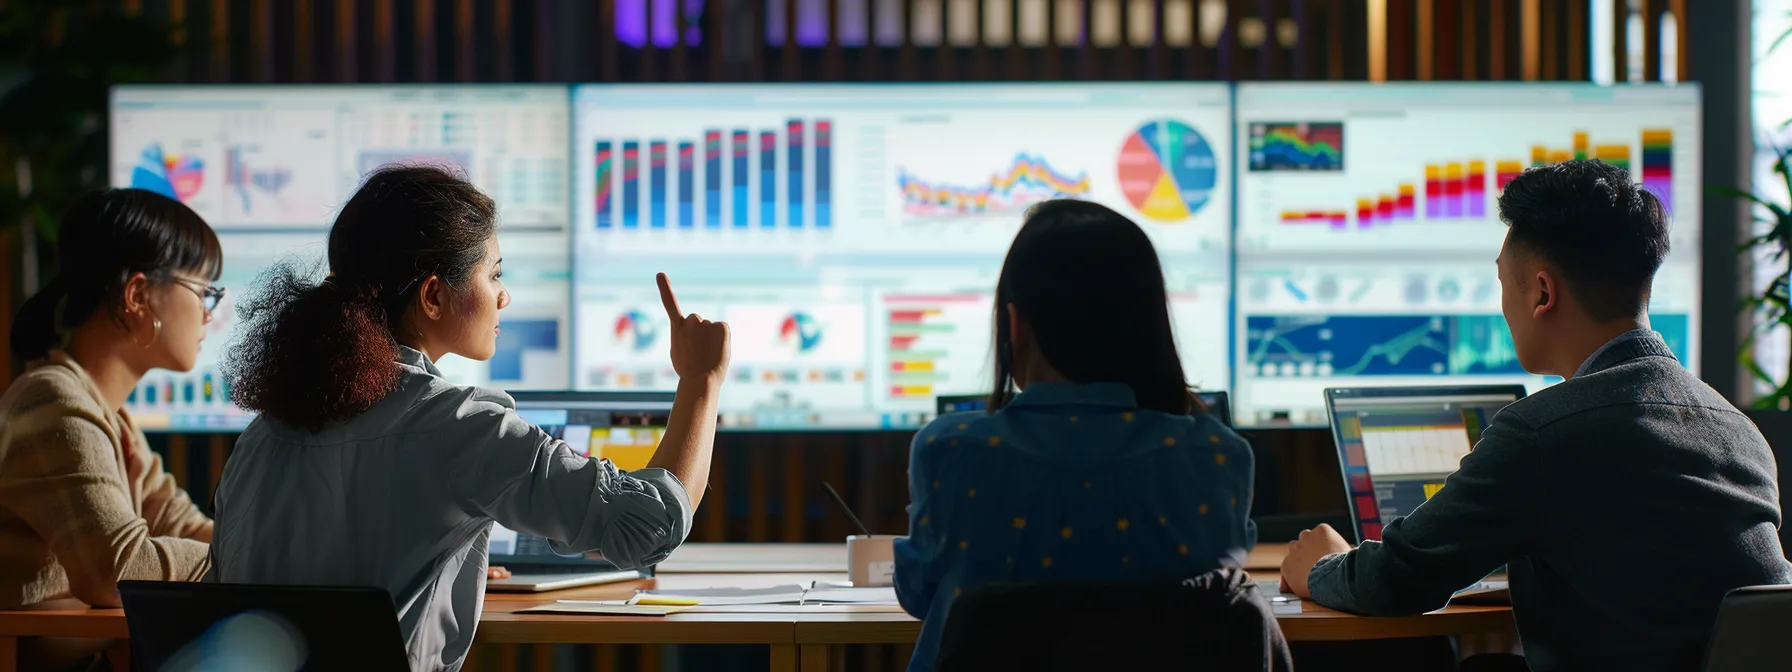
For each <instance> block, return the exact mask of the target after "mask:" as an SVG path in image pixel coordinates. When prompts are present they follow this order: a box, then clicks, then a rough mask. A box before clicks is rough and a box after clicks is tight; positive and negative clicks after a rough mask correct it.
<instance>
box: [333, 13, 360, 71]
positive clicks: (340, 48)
mask: <svg viewBox="0 0 1792 672" xmlns="http://www.w3.org/2000/svg"><path fill="white" fill-rule="evenodd" d="M357 11H359V8H358V5H357V3H356V2H355V0H336V45H335V52H336V81H338V82H353V81H356V80H357V79H359V78H358V77H356V74H357V73H358V72H359V70H360V68H359V67H358V65H359V63H360V61H361V58H360V54H359V53H358V52H357V50H356V46H357V45H356V37H357V36H356V35H355V13H356V12H357Z"/></svg>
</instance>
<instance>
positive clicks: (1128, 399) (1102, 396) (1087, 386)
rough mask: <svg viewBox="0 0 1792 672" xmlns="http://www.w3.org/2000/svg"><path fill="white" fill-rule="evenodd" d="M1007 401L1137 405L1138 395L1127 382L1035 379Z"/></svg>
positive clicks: (1009, 403)
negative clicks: (1078, 381)
mask: <svg viewBox="0 0 1792 672" xmlns="http://www.w3.org/2000/svg"><path fill="white" fill-rule="evenodd" d="M1008 405H1009V406H1011V407H1013V406H1110V407H1113V408H1138V407H1139V399H1138V397H1137V396H1135V395H1134V394H1133V393H1132V386H1130V385H1127V384H1125V383H1033V384H1031V385H1028V386H1027V389H1025V390H1021V393H1020V394H1017V395H1014V399H1012V400H1010V401H1009V402H1008Z"/></svg>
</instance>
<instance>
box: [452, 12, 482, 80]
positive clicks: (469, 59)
mask: <svg viewBox="0 0 1792 672" xmlns="http://www.w3.org/2000/svg"><path fill="white" fill-rule="evenodd" d="M476 35H477V31H475V30H474V29H473V0H454V79H455V81H461V82H471V81H474V80H477V79H478V77H477V76H475V74H474V65H473V50H474V48H475V47H476V46H477V45H478V39H479V38H478V37H476Z"/></svg>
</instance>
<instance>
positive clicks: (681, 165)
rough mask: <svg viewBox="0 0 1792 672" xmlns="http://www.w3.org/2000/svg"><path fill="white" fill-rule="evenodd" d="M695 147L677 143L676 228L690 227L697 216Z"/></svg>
mask: <svg viewBox="0 0 1792 672" xmlns="http://www.w3.org/2000/svg"><path fill="white" fill-rule="evenodd" d="M695 152H696V148H695V147H693V146H692V145H691V143H690V142H680V143H678V228H681V229H688V228H691V227H692V226H693V225H694V223H695V221H694V220H695V219H696V216H697V213H696V207H697V193H696V191H697V180H696V170H697V166H696V161H697V156H696V154H695Z"/></svg>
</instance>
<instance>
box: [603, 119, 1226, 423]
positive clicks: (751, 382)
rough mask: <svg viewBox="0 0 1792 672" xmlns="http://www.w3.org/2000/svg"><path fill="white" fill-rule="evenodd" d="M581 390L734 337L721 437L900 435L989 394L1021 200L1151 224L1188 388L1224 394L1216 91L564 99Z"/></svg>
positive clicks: (648, 372) (619, 383) (1222, 168)
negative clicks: (768, 431)
mask: <svg viewBox="0 0 1792 672" xmlns="http://www.w3.org/2000/svg"><path fill="white" fill-rule="evenodd" d="M573 98H574V115H575V123H574V129H575V131H574V133H575V141H574V142H575V147H576V149H575V156H576V159H575V165H576V166H578V169H577V171H576V174H575V180H576V182H577V185H578V186H577V188H576V189H575V193H576V197H575V200H574V203H575V207H574V211H575V222H576V224H575V234H574V236H573V237H574V241H575V244H576V246H577V249H578V252H577V257H578V260H579V261H578V263H577V265H576V266H577V268H576V269H575V274H574V275H575V277H574V293H575V295H576V301H577V304H576V309H575V312H576V315H577V317H576V319H577V320H578V323H579V330H578V333H579V334H580V335H581V338H580V347H579V348H578V350H577V352H576V355H575V357H576V364H575V375H576V377H577V379H576V380H575V384H576V385H577V386H578V387H579V388H580V389H590V390H643V389H646V390H651V389H669V388H670V386H671V385H672V384H673V382H672V381H673V373H672V371H671V370H670V368H669V367H668V366H667V364H666V362H665V350H666V346H665V344H664V343H663V341H662V340H661V339H663V336H664V334H665V333H666V330H667V328H668V327H669V324H668V323H667V318H666V316H665V313H664V311H663V310H661V309H660V307H659V304H658V298H657V294H656V293H655V291H656V290H655V288H654V284H653V274H654V273H655V272H658V271H664V272H666V273H667V274H668V275H669V276H670V277H671V278H672V281H673V285H674V288H675V289H676V290H677V292H678V296H679V300H680V301H681V303H682V306H683V308H684V310H686V311H688V312H696V313H699V314H701V315H703V316H705V317H709V318H712V319H723V320H726V321H728V322H729V324H730V326H731V327H732V333H733V335H734V351H733V368H732V370H731V372H730V378H729V381H728V384H727V385H726V386H725V387H724V388H723V392H722V411H723V413H724V422H725V423H726V424H728V425H729V426H733V427H739V428H776V429H789V428H804V427H889V428H898V427H913V426H917V425H918V424H919V423H920V422H921V421H922V420H923V419H925V418H926V417H927V416H928V415H930V414H931V413H932V411H933V407H934V402H933V400H934V397H935V396H936V395H941V394H963V393H974V392H978V391H983V390H987V389H988V387H989V386H990V385H991V384H992V382H991V380H990V376H991V375H993V374H992V373H991V346H992V340H993V331H992V323H991V315H992V314H993V311H994V305H993V300H994V297H993V296H992V291H993V289H994V287H995V284H996V278H997V275H998V274H999V273H1000V270H1001V265H1002V259H1003V257H1004V255H1005V254H1006V253H1007V250H1008V246H1009V243H1010V242H1011V241H1012V240H1013V237H1014V234H1015V232H1016V231H1017V230H1018V229H1019V227H1020V225H1021V223H1022V220H1023V218H1024V215H1025V212H1026V209H1027V207H1029V206H1031V205H1033V204H1035V203H1039V202H1041V201H1044V200H1048V199H1054V198H1076V199H1085V200H1091V201H1095V202H1098V203H1102V204H1105V205H1108V206H1109V207H1112V208H1114V209H1115V210H1117V211H1119V212H1121V213H1123V214H1125V215H1126V216H1128V217H1130V218H1132V219H1133V220H1134V221H1136V222H1138V224H1139V225H1140V226H1141V227H1143V228H1144V230H1145V232H1146V233H1147V235H1149V236H1150V238H1151V239H1152V241H1153V242H1154V244H1155V245H1156V247H1157V250H1158V253H1159V255H1160V257H1161V258H1162V261H1163V263H1164V265H1165V268H1166V275H1167V276H1168V277H1167V281H1168V282H1169V285H1170V302H1171V310H1172V314H1173V316H1174V319H1175V325H1176V328H1177V334H1178V340H1179V342H1180V344H1181V346H1182V348H1183V359H1184V362H1185V366H1186V367H1187V368H1188V374H1189V376H1190V377H1191V380H1193V381H1196V383H1197V384H1199V385H1201V386H1202V387H1204V388H1207V389H1216V390H1217V389H1225V387H1226V385H1227V384H1228V382H1229V378H1230V376H1229V372H1228V361H1227V354H1226V350H1227V348H1226V339H1227V338H1228V336H1227V334H1226V330H1225V328H1224V326H1223V325H1225V324H1226V320H1227V316H1228V312H1229V310H1230V286H1229V284H1230V271H1231V269H1230V266H1229V258H1230V233H1231V204H1230V196H1231V185H1230V183H1229V180H1228V177H1229V174H1230V163H1231V162H1230V151H1229V150H1230V144H1229V142H1228V141H1227V138H1226V132H1227V124H1228V122H1229V109H1228V106H1229V91H1228V89H1227V87H1226V86H1225V85H1208V84H1175V85H1163V84H1157V85H1121V84H1116V85H1107V84H1097V85H1090V84H1074V85H1072V84H1059V85H947V84H929V85H790V86H748V85H702V86H674V85H639V86H626V85H624V86H608V85H598V86H581V87H578V88H576V89H575V91H574V93H573Z"/></svg>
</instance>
